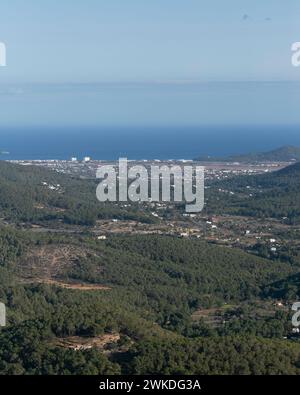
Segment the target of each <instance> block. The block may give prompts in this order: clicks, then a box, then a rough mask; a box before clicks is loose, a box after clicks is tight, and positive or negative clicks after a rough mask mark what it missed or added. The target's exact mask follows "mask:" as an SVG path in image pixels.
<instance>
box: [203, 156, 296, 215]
mask: <svg viewBox="0 0 300 395" xmlns="http://www.w3.org/2000/svg"><path fill="white" fill-rule="evenodd" d="M220 188H221V189H223V190H228V191H231V192H234V195H228V194H226V195H224V194H223V195H224V196H223V195H222V194H220V193H218V190H219V189H220ZM207 207H208V209H210V210H215V209H218V210H223V212H224V211H226V212H228V211H229V212H231V213H236V214H239V215H249V216H260V217H274V218H282V217H287V218H288V219H289V220H290V221H291V222H299V221H300V162H297V163H295V164H294V165H291V166H288V167H286V168H284V169H282V170H279V171H277V172H273V173H266V174H261V175H252V176H241V177H233V178H230V179H228V180H225V181H221V182H216V183H214V184H213V185H212V189H211V190H210V191H209V194H208V203H207Z"/></svg>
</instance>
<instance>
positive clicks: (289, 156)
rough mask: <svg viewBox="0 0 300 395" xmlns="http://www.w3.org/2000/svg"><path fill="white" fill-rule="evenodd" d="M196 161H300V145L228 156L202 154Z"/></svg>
mask: <svg viewBox="0 0 300 395" xmlns="http://www.w3.org/2000/svg"><path fill="white" fill-rule="evenodd" d="M195 160H196V161H205V162H242V163H243V162H244V163H255V162H294V161H300V147H295V146H291V145H287V146H284V147H280V148H277V149H275V150H272V151H268V152H261V153H249V154H245V155H233V156H228V157H210V156H201V157H198V158H196V159H195Z"/></svg>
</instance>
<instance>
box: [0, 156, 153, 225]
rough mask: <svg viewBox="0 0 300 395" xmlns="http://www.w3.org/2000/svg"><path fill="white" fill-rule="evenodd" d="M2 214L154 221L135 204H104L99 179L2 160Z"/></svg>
mask: <svg viewBox="0 0 300 395" xmlns="http://www.w3.org/2000/svg"><path fill="white" fill-rule="evenodd" d="M0 217H2V218H4V219H5V220H8V221H10V222H16V221H21V222H36V223H39V222H43V223H45V222H47V221H48V222H53V221H63V222H64V223H65V224H74V225H86V226H92V225H94V224H95V222H96V220H97V219H100V218H118V219H133V220H135V219H136V220H140V221H141V222H151V221H154V218H153V217H152V216H150V215H149V216H147V215H146V214H143V213H139V212H138V211H137V209H135V208H133V207H131V208H130V209H124V208H120V207H116V206H114V205H112V204H100V203H99V202H98V201H97V199H96V180H95V181H93V180H82V179H79V178H75V177H71V176H69V175H64V174H61V173H57V172H55V171H52V170H48V169H45V168H42V167H38V166H21V165H16V164H12V163H8V162H4V161H0Z"/></svg>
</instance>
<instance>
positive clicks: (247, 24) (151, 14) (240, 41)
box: [0, 0, 300, 83]
mask: <svg viewBox="0 0 300 395" xmlns="http://www.w3.org/2000/svg"><path fill="white" fill-rule="evenodd" d="M299 22H300V2H299V0H286V1H282V0H226V1H224V0H151V1H143V0H59V1H58V0H42V1H41V0H26V1H24V0H2V1H1V5H0V41H2V42H4V43H5V44H6V46H7V51H8V66H7V67H6V68H5V69H4V68H2V69H1V70H0V83H4V82H36V81H37V82H64V83H66V82H93V81H100V82H103V81H104V82H105V81H153V80H154V81H174V80H175V81H181V80H192V81H193V80H197V81H198V80H200V81H207V80H212V81H218V80H222V81H224V80H225V81H231V80H244V81H248V80H287V79H289V80H290V79H292V80H293V79H298V80H299V79H300V72H299V69H295V68H292V67H291V66H290V46H291V44H292V43H293V42H295V41H300V23H299Z"/></svg>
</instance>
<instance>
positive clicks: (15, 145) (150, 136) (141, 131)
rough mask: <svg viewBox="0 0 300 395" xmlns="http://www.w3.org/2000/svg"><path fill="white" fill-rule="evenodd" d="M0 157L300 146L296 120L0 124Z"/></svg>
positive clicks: (191, 153) (174, 155)
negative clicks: (126, 124)
mask: <svg viewBox="0 0 300 395" xmlns="http://www.w3.org/2000/svg"><path fill="white" fill-rule="evenodd" d="M0 136H1V139H0V150H2V151H9V155H1V159H69V158H70V157H71V156H76V157H78V158H82V157H83V156H91V157H92V158H93V159H99V160H101V159H103V160H114V159H118V158H119V157H127V158H129V159H192V158H195V157H197V156H199V155H212V156H224V155H231V154H239V153H248V152H262V151H267V150H271V149H274V148H278V147H280V146H282V145H298V146H300V125H299V126H291V125H288V126H284V125H273V126H271V125H269V126H265V125H264V126H242V125H241V126H237V125H235V126H232V127H230V126H224V127H222V126H211V125H210V126H199V127H190V126H189V127H182V126H181V127H176V126H174V127H151V128H150V127H148V128H143V127H136V126H135V127H133V128H129V127H126V128H120V127H118V128H104V127H103V128H91V127H89V128H85V127H81V128H79V127H73V128H45V127H44V128H35V129H21V128H18V129H0Z"/></svg>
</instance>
